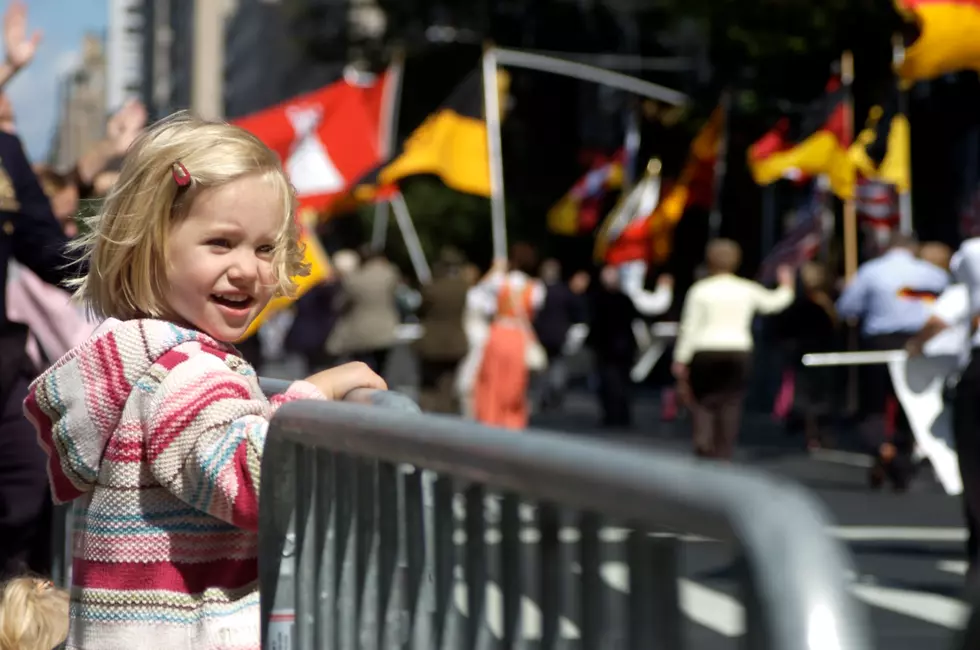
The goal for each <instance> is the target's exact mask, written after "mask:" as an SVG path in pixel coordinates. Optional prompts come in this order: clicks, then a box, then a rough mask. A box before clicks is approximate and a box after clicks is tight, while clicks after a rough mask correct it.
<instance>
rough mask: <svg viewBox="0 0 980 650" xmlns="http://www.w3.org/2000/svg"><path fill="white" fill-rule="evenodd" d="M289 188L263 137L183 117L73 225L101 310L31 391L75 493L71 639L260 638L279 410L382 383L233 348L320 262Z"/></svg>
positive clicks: (59, 471)
mask: <svg viewBox="0 0 980 650" xmlns="http://www.w3.org/2000/svg"><path fill="white" fill-rule="evenodd" d="M295 203H296V200H295V194H294V190H293V189H292V186H291V184H290V183H289V179H288V178H287V177H286V174H285V172H284V171H283V169H282V164H281V162H280V160H279V157H278V156H277V155H276V153H275V152H273V151H271V150H270V149H269V148H268V147H266V146H265V145H264V144H263V143H262V142H261V141H259V140H258V139H257V138H255V137H254V136H253V135H251V134H250V133H248V132H246V131H244V130H243V129H240V128H238V127H234V126H231V125H229V124H226V123H221V122H205V121H203V120H200V119H198V118H194V117H189V116H187V115H186V114H178V115H176V116H172V117H170V118H168V119H165V120H162V121H160V122H157V123H156V124H155V125H154V126H153V127H151V128H150V129H149V130H147V131H146V132H145V133H144V134H143V135H142V136H141V137H140V138H139V139H138V140H137V141H136V143H134V145H133V147H132V148H131V149H130V151H129V153H128V154H127V156H126V160H125V162H124V163H123V167H122V170H121V172H120V178H119V189H118V190H117V191H116V192H114V193H113V194H112V195H111V196H110V197H109V199H108V200H107V202H106V204H105V205H104V207H103V210H102V213H101V214H100V215H98V216H97V217H96V218H95V219H94V220H93V221H92V222H91V224H90V225H91V229H90V231H89V232H88V233H87V234H85V235H82V236H81V238H80V239H79V240H77V245H78V247H79V250H80V251H81V253H82V254H83V256H84V259H85V260H86V262H87V263H88V265H89V272H88V274H87V275H86V276H85V277H84V278H82V279H81V280H80V282H79V283H78V288H77V291H76V298H77V299H78V300H80V301H81V302H82V303H83V304H85V305H86V307H87V308H88V309H90V310H91V312H92V313H93V314H95V315H96V316H98V317H100V318H104V319H106V320H105V321H104V322H103V324H102V326H100V328H99V330H98V331H97V332H96V333H95V335H94V336H93V337H92V338H90V339H89V340H88V341H86V342H85V343H83V344H82V345H80V346H78V347H76V348H75V349H73V350H72V351H71V352H70V353H69V354H67V355H65V356H64V357H62V359H61V360H60V361H59V362H58V363H56V364H55V365H54V366H52V367H51V368H49V369H48V370H47V371H45V372H44V373H43V374H42V375H41V376H40V377H39V378H38V379H37V380H35V381H34V382H33V383H32V384H31V386H30V391H29V393H28V395H27V398H26V399H25V401H24V411H25V413H26V414H27V416H28V418H29V419H30V420H31V422H32V424H33V425H34V428H35V430H36V435H37V440H38V441H39V442H40V444H41V447H42V448H43V450H44V453H45V454H47V456H48V465H47V468H48V473H49V477H50V484H51V490H52V494H53V496H54V498H55V500H56V501H57V502H58V503H68V502H73V501H74V502H76V504H75V513H76V515H77V516H76V519H75V528H74V532H73V544H72V548H73V554H74V558H73V564H72V590H71V610H70V616H71V620H70V627H69V635H68V641H67V647H68V648H98V649H99V650H157V649H158V648H195V649H198V650H226V649H228V648H240V649H243V650H245V649H252V650H258V649H259V648H260V645H261V639H260V629H259V628H260V620H259V619H260V611H259V610H260V608H259V581H258V577H259V576H258V569H259V567H258V526H259V521H258V518H259V492H260V485H261V476H260V468H261V466H262V456H263V450H264V448H265V440H266V434H267V430H268V427H269V421H270V419H271V418H272V416H273V414H274V413H275V412H276V410H277V409H278V407H279V406H281V405H282V404H284V403H286V402H289V401H293V400H301V399H321V400H322V399H342V398H343V397H344V396H345V395H346V394H347V393H348V392H349V391H351V390H353V389H356V388H362V387H363V388H374V389H384V388H386V386H385V383H384V381H383V380H382V379H381V378H380V377H378V376H377V375H376V374H375V373H373V372H371V371H370V370H369V369H368V368H367V367H366V366H365V365H364V364H348V365H346V366H341V367H339V368H333V369H331V370H327V371H324V372H321V373H318V374H316V375H313V376H311V377H309V378H307V379H306V380H305V381H295V382H293V383H292V384H290V386H289V387H288V388H287V389H286V391H285V392H284V393H282V394H281V395H278V396H276V397H274V398H272V399H271V400H269V399H267V398H266V397H265V396H264V395H263V393H262V390H261V388H260V387H259V382H258V376H257V375H256V373H255V369H254V368H252V367H251V366H249V365H248V363H247V362H246V361H245V360H244V359H243V358H242V357H241V356H240V355H239V353H238V351H237V350H236V349H235V348H234V347H233V346H232V344H231V343H232V342H233V341H236V340H238V339H239V338H240V337H241V336H242V334H243V333H244V332H246V331H247V330H248V327H249V325H250V324H251V322H252V321H253V320H254V319H255V318H256V316H258V314H259V313H260V312H261V311H262V310H263V309H264V308H265V307H266V305H268V303H269V301H270V300H271V299H272V297H273V296H274V295H275V294H277V293H282V294H285V295H289V294H291V293H292V292H293V291H295V289H296V286H295V282H294V281H293V279H292V278H294V277H295V276H297V275H302V274H303V273H307V272H308V267H307V266H306V265H305V264H304V263H303V255H302V251H301V248H300V245H299V237H298V232H297V227H296V218H295V214H294V209H295V208H294V206H295ZM134 242H136V243H135V244H134Z"/></svg>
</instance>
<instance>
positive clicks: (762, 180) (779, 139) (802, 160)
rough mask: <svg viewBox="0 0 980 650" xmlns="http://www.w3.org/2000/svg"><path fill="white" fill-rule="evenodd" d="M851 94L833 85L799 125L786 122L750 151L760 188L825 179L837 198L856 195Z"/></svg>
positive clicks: (751, 162) (834, 82)
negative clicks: (850, 157)
mask: <svg viewBox="0 0 980 650" xmlns="http://www.w3.org/2000/svg"><path fill="white" fill-rule="evenodd" d="M847 110H848V107H847V90H846V89H845V88H844V87H843V86H842V85H841V83H840V81H839V80H837V79H831V81H830V83H828V85H827V89H826V91H825V93H824V95H823V96H821V97H820V98H819V99H817V100H816V101H814V102H813V103H812V104H811V105H810V106H809V107H808V108H807V110H806V111H805V112H804V114H803V116H802V118H801V119H799V120H798V121H797V122H795V123H793V122H791V121H790V120H789V119H786V118H784V119H783V120H780V122H779V123H778V124H777V125H776V127H775V128H773V129H772V130H771V131H769V132H768V133H766V134H765V135H764V136H762V138H760V139H759V140H758V141H757V142H756V143H755V144H754V145H752V146H751V147H750V148H749V153H748V163H749V169H750V170H751V172H752V177H753V179H755V182H756V183H758V184H759V185H770V184H772V183H774V182H776V181H778V180H780V179H792V180H801V179H805V178H812V177H814V176H820V175H825V176H827V177H828V179H829V180H830V187H831V190H832V191H834V193H835V194H837V195H838V196H848V195H849V192H851V191H853V184H854V183H853V172H852V171H851V165H850V164H849V162H848V157H847V152H848V147H850V145H851V137H850V134H849V133H848V131H849V127H848V124H847V118H848V116H847Z"/></svg>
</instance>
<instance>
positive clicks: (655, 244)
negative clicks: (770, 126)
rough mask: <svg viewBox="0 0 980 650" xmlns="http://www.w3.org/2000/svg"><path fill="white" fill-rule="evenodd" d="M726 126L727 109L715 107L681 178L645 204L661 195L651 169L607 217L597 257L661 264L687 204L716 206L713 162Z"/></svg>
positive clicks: (667, 256) (695, 140) (598, 241)
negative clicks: (667, 189) (654, 184)
mask: <svg viewBox="0 0 980 650" xmlns="http://www.w3.org/2000/svg"><path fill="white" fill-rule="evenodd" d="M724 131H725V111H724V109H723V108H722V107H721V106H719V107H718V108H716V109H715V110H714V112H713V113H712V114H711V117H710V118H708V121H707V122H705V124H704V126H703V127H701V130H700V131H698V134H697V135H696V136H695V137H694V140H693V141H692V142H691V148H690V150H689V152H688V155H687V162H686V163H685V164H684V168H683V170H682V171H681V175H680V177H678V179H677V181H676V182H675V183H674V184H673V186H672V187H671V188H670V189H669V191H667V192H666V193H664V194H663V195H662V197H663V198H660V199H659V200H657V199H656V198H654V200H653V206H649V207H648V205H647V204H648V203H649V196H650V195H652V194H654V193H655V194H656V196H657V197H659V196H661V195H660V193H659V187H658V188H657V189H656V190H653V189H651V187H652V185H651V184H653V183H654V182H655V180H656V179H655V178H654V175H651V174H650V173H649V172H648V174H647V176H645V177H644V178H643V180H641V181H640V183H638V184H637V186H636V188H635V189H634V190H633V192H632V193H631V194H630V195H629V196H627V197H625V198H624V199H623V200H621V201H620V203H619V204H618V205H617V206H616V208H614V209H613V211H612V212H610V213H609V216H607V217H606V222H605V223H604V224H603V226H602V228H601V229H600V231H599V236H598V238H597V239H596V246H595V253H594V254H595V257H596V259H597V260H605V261H606V262H607V263H609V264H621V263H624V262H629V261H635V260H640V259H642V260H645V261H648V262H650V263H652V264H662V263H663V262H666V261H667V259H668V258H669V257H670V253H671V251H672V250H673V234H674V228H675V227H676V226H677V223H678V222H679V221H680V220H681V218H682V217H683V216H684V213H685V212H686V211H687V209H688V208H689V207H702V208H706V209H711V207H712V206H713V205H714V182H715V165H716V164H717V162H718V154H719V152H720V150H721V141H722V136H723V134H724Z"/></svg>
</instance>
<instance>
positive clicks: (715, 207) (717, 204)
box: [708, 90, 765, 255]
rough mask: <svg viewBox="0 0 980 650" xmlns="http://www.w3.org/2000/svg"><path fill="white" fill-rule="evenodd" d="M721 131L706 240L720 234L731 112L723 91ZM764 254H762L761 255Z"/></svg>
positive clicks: (729, 94)
mask: <svg viewBox="0 0 980 650" xmlns="http://www.w3.org/2000/svg"><path fill="white" fill-rule="evenodd" d="M720 103H721V112H722V118H721V119H722V125H723V126H722V129H721V138H720V140H719V142H718V153H717V154H716V155H715V170H714V171H715V178H714V185H713V187H712V188H711V191H712V194H713V196H712V198H711V214H710V215H709V217H708V239H715V238H716V237H718V236H719V235H720V234H721V190H722V184H723V183H724V182H725V173H726V172H727V164H728V133H729V124H730V118H731V112H732V93H731V91H730V90H725V91H724V92H723V93H722V94H721V102H720ZM764 254H765V252H763V255H764Z"/></svg>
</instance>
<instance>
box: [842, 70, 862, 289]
mask: <svg viewBox="0 0 980 650" xmlns="http://www.w3.org/2000/svg"><path fill="white" fill-rule="evenodd" d="M840 68H841V70H840V72H841V75H840V76H841V84H842V85H843V86H844V89H845V90H846V91H847V95H846V99H845V100H844V136H845V141H846V142H851V141H852V140H853V139H854V100H853V98H852V96H851V86H852V85H853V84H854V55H853V54H852V53H851V52H850V51H847V52H844V54H843V55H842V56H841V65H840ZM857 240H858V233H857V205H856V203H855V201H854V197H853V196H852V197H851V198H849V199H847V200H846V201H844V276H845V277H846V278H848V279H850V278H851V277H852V276H853V275H854V274H855V273H857V267H858V241H857Z"/></svg>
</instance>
